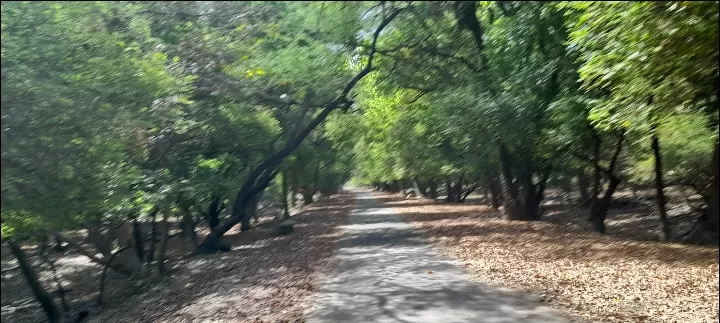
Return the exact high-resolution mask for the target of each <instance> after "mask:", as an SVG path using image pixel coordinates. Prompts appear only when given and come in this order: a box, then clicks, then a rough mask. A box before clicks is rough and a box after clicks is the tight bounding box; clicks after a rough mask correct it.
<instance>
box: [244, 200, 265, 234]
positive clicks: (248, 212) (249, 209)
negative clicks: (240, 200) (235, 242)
mask: <svg viewBox="0 0 720 323" xmlns="http://www.w3.org/2000/svg"><path fill="white" fill-rule="evenodd" d="M261 196H262V193H260V194H258V195H256V196H255V197H254V198H253V199H252V200H250V202H249V203H248V204H247V206H246V207H245V217H244V218H243V219H242V221H240V231H241V232H242V231H247V230H250V220H252V219H253V218H255V219H257V205H258V202H259V201H260V197H261Z"/></svg>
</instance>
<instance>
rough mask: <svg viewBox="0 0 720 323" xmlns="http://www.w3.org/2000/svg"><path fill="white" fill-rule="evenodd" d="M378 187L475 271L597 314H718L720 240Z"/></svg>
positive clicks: (642, 317)
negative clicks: (613, 227) (523, 214)
mask: <svg viewBox="0 0 720 323" xmlns="http://www.w3.org/2000/svg"><path fill="white" fill-rule="evenodd" d="M378 197H379V198H380V199H382V200H384V201H385V202H386V205H388V206H393V207H395V210H396V211H397V212H398V213H400V214H402V215H403V217H404V218H405V219H407V220H408V221H410V222H411V224H412V225H413V226H414V227H415V228H419V229H421V230H420V231H421V232H422V234H423V235H424V236H425V237H427V238H428V239H429V240H431V241H432V242H433V243H435V244H436V245H437V246H438V247H440V249H441V250H443V251H444V252H446V253H447V254H449V255H450V256H452V257H454V258H455V259H459V260H460V261H461V262H463V264H464V265H465V266H467V267H468V268H470V269H471V270H472V271H473V272H474V273H475V275H474V276H475V278H476V279H477V280H478V281H480V282H483V283H488V284H491V285H494V286H505V287H511V288H515V289H518V290H523V291H527V292H530V293H535V294H540V295H542V299H541V300H540V301H541V302H546V303H548V304H549V305H551V306H553V307H555V308H558V309H562V310H565V311H568V312H569V313H572V314H575V315H578V316H580V317H583V318H585V319H588V320H593V321H603V322H607V321H615V322H628V321H637V322H644V321H649V322H715V321H717V318H718V248H717V247H708V246H692V245H682V244H662V243H657V242H652V241H638V240H631V239H628V238H624V237H622V236H621V235H619V236H610V235H606V236H603V235H599V234H595V233H592V232H588V231H586V230H585V229H583V228H580V227H577V226H566V225H558V224H553V223H550V222H545V221H543V222H508V221H504V220H501V219H500V214H499V213H498V212H497V211H495V210H493V209H492V208H490V207H487V206H483V205H473V204H466V205H453V204H443V203H436V202H434V201H431V200H425V199H412V200H403V199H402V198H401V197H399V196H396V195H381V194H378Z"/></svg>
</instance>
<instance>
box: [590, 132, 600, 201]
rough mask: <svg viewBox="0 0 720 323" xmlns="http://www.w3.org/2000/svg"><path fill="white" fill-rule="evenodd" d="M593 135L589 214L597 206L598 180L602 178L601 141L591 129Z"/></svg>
mask: <svg viewBox="0 0 720 323" xmlns="http://www.w3.org/2000/svg"><path fill="white" fill-rule="evenodd" d="M593 137H594V138H595V143H594V145H593V156H592V164H593V183H592V192H590V214H591V215H592V214H594V213H595V208H597V207H598V205H597V204H598V203H599V200H598V198H599V195H600V180H601V179H602V169H600V167H599V165H600V146H601V144H602V141H601V140H600V136H599V135H597V133H596V132H595V130H594V129H593Z"/></svg>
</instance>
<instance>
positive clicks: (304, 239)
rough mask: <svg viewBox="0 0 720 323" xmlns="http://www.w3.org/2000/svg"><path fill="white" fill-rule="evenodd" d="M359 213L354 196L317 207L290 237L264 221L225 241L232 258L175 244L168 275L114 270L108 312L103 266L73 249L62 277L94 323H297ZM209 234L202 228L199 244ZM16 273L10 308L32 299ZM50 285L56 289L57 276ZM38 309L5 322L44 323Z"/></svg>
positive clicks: (7, 289)
mask: <svg viewBox="0 0 720 323" xmlns="http://www.w3.org/2000/svg"><path fill="white" fill-rule="evenodd" d="M351 207H352V196H351V195H350V194H339V195H336V196H334V197H333V198H332V199H323V200H321V201H318V202H317V203H313V204H312V205H310V206H308V207H304V210H303V212H301V213H299V214H296V215H294V218H295V220H296V221H297V225H296V226H295V231H294V232H293V233H291V234H289V235H285V236H277V235H276V234H275V230H274V227H273V225H272V217H265V218H261V220H260V222H259V223H258V224H256V225H255V226H254V227H253V228H252V229H251V230H249V231H246V232H239V229H238V228H237V227H236V228H233V229H232V230H231V231H229V232H228V233H227V235H226V237H225V241H226V242H228V243H229V244H231V245H232V246H233V250H232V251H230V252H226V253H218V254H214V255H195V256H191V255H189V252H191V251H192V247H191V245H190V244H189V243H187V241H183V240H181V239H178V238H173V239H171V240H170V241H169V246H168V258H169V260H168V262H167V266H168V267H169V268H170V269H169V275H168V276H167V277H156V278H151V277H150V276H152V275H150V274H148V275H147V276H143V279H142V280H137V279H136V280H133V279H128V278H125V277H123V276H121V275H119V274H116V273H113V272H112V271H109V272H108V277H107V281H106V286H107V289H106V291H105V297H104V300H105V306H104V307H102V308H100V307H98V306H97V303H96V299H97V293H98V284H99V278H98V276H99V273H100V271H101V269H102V268H101V267H100V266H98V265H95V264H93V263H91V262H89V261H88V260H87V258H85V257H83V256H77V255H75V254H73V252H72V251H68V252H67V253H66V254H65V255H63V256H61V257H60V258H59V259H60V260H59V261H58V265H62V266H60V267H61V268H62V272H61V273H60V276H61V277H62V279H63V281H64V282H66V285H65V286H66V287H67V288H70V289H71V292H70V293H69V294H68V298H69V299H70V300H72V301H73V303H77V301H78V300H81V301H85V302H87V303H89V305H88V307H90V309H91V316H90V317H89V318H88V320H87V321H88V322H96V323H104V322H209V321H212V322H256V323H258V322H297V321H301V320H302V315H303V312H304V310H305V308H306V307H307V299H308V296H310V295H311V294H312V293H313V291H314V290H315V289H316V284H317V279H318V277H319V276H320V275H322V273H323V272H324V271H326V270H327V269H328V268H330V267H331V263H332V257H331V255H332V252H333V251H334V250H335V247H336V242H337V240H338V238H339V236H340V230H341V228H340V227H341V225H342V224H343V223H344V221H345V219H346V216H347V213H348V212H349V208H351ZM206 233H207V230H204V232H203V230H200V236H199V238H200V239H202V238H203V237H204V236H203V235H204V234H206ZM78 240H79V239H78ZM6 253H7V252H6V250H5V248H3V261H4V262H3V268H6V267H8V266H12V261H8V262H7V263H6V262H5V260H6V259H10V258H12V256H11V255H7V254H6ZM55 257H57V255H56V256H55ZM147 269H148V270H149V271H152V270H154V266H153V267H152V268H147ZM16 274H19V272H17V271H14V272H12V273H7V274H6V273H4V274H3V283H2V289H3V298H2V300H3V305H4V306H5V305H8V304H10V303H11V302H12V301H15V300H18V299H21V298H31V297H32V294H31V293H30V291H29V288H28V287H27V285H26V283H25V281H24V280H23V279H22V277H19V276H17V275H16ZM12 275H15V276H12ZM44 280H45V281H46V282H47V286H52V283H51V282H50V279H49V277H45V279H44ZM31 303H33V304H32V306H30V307H28V309H25V310H23V311H15V312H14V313H13V316H11V317H9V316H6V315H5V314H3V322H5V321H8V322H38V321H42V320H43V318H44V317H43V314H42V312H41V311H40V309H39V306H37V304H35V303H36V302H34V301H32V302H31Z"/></svg>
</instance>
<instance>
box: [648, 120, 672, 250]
mask: <svg viewBox="0 0 720 323" xmlns="http://www.w3.org/2000/svg"><path fill="white" fill-rule="evenodd" d="M651 131H652V149H653V156H654V157H655V192H656V195H655V197H656V200H657V206H658V215H659V216H660V218H659V220H660V225H659V229H660V233H659V236H658V239H660V241H669V240H670V221H668V218H667V210H666V209H665V203H666V200H665V192H664V188H665V183H664V182H663V177H662V157H661V156H660V141H659V139H658V135H657V125H655V124H653V125H652V129H651Z"/></svg>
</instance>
